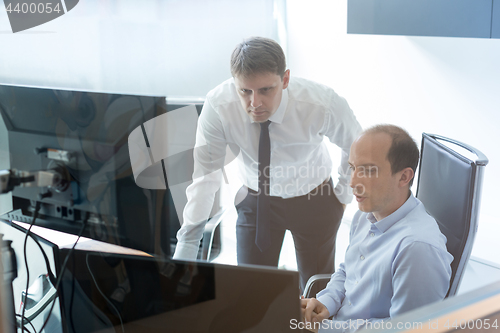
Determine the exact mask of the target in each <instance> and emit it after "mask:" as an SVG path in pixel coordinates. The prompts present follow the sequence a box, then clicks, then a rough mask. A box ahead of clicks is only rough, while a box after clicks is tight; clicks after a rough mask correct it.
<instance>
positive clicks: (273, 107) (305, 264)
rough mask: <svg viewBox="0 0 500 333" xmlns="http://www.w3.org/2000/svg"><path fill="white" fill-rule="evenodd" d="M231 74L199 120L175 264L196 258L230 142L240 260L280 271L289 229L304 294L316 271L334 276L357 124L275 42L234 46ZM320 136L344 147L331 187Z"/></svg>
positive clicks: (334, 97) (256, 41) (329, 165)
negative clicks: (293, 68)
mask: <svg viewBox="0 0 500 333" xmlns="http://www.w3.org/2000/svg"><path fill="white" fill-rule="evenodd" d="M231 73H232V76H233V77H232V78H231V79H229V80H227V81H225V82H223V83H222V84H220V85H219V86H217V87H216V88H215V89H213V90H212V91H210V92H209V93H208V95H207V98H206V101H205V104H204V106H203V110H202V112H201V115H200V118H199V122H198V130H197V138H196V147H199V148H200V149H195V156H194V157H195V171H194V176H193V184H192V185H191V186H190V187H189V188H188V189H187V197H188V203H187V205H186V207H185V210H184V223H183V225H182V227H181V229H180V230H179V232H178V233H177V239H178V243H177V248H176V250H175V253H174V259H195V258H196V255H197V253H198V247H199V241H200V238H201V235H202V232H203V229H204V223H203V221H206V220H207V217H208V215H209V213H210V210H211V208H212V204H213V198H214V194H215V192H216V191H217V190H218V188H219V186H220V182H221V177H222V172H221V171H220V170H221V168H222V167H223V164H224V157H225V154H226V146H228V145H229V146H230V147H231V148H232V149H233V148H234V147H237V148H238V150H239V156H238V158H237V161H238V165H239V170H240V177H241V180H242V182H243V184H244V186H243V187H242V188H241V189H240V191H239V192H238V194H237V195H236V200H235V204H236V209H237V211H238V221H237V227H236V234H237V235H236V237H237V258H238V263H239V264H256V265H268V266H275V267H276V266H277V265H278V260H279V254H280V251H281V246H282V243H283V237H284V234H285V230H287V229H288V230H290V231H291V233H292V235H293V239H294V243H295V251H296V255H297V264H298V268H299V272H300V279H301V286H302V288H303V287H304V285H305V283H306V282H307V279H308V278H309V277H310V276H311V275H314V274H317V273H331V272H333V271H334V267H335V266H334V258H335V238H336V234H337V230H338V227H339V224H340V221H341V219H342V215H343V212H344V209H345V205H346V204H347V203H349V202H350V201H351V199H352V193H351V191H350V189H349V186H348V172H349V170H348V164H347V160H348V157H349V149H350V146H351V143H352V142H353V141H354V139H355V138H356V137H357V135H358V134H359V133H360V131H361V127H360V125H359V123H358V122H357V120H356V118H355V116H354V114H353V112H352V110H351V109H350V108H349V105H348V104H347V102H346V100H345V99H344V98H342V97H340V96H339V95H337V94H336V93H335V92H334V91H333V90H332V89H331V88H328V87H326V86H324V85H321V84H318V83H314V82H311V81H308V80H305V79H300V78H291V77H290V70H288V69H286V62H285V55H284V53H283V50H282V49H281V47H280V45H279V44H278V43H276V42H275V41H274V40H271V39H268V38H262V37H252V38H249V39H246V40H244V41H243V42H241V43H240V44H239V45H237V46H236V48H235V50H234V51H233V54H232V56H231ZM324 137H327V138H329V139H330V141H331V142H333V143H334V144H336V145H337V146H339V147H340V148H341V149H342V162H341V165H340V167H339V179H338V182H337V185H336V186H335V187H334V186H333V183H332V180H331V178H330V175H331V172H332V162H331V159H330V155H329V153H328V149H327V146H326V144H325V143H324V141H323V139H324ZM202 147H204V148H203V149H201V148H202Z"/></svg>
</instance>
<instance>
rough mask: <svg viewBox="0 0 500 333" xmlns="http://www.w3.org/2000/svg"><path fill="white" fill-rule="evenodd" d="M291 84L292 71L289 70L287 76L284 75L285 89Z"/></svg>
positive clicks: (286, 72)
mask: <svg viewBox="0 0 500 333" xmlns="http://www.w3.org/2000/svg"><path fill="white" fill-rule="evenodd" d="M289 82H290V70H289V69H287V70H286V71H285V74H283V89H286V88H287V87H288V83H289Z"/></svg>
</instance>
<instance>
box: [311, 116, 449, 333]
mask: <svg viewBox="0 0 500 333" xmlns="http://www.w3.org/2000/svg"><path fill="white" fill-rule="evenodd" d="M418 158H419V152H418V147H417V145H416V144H415V142H414V141H413V139H412V138H411V137H410V136H409V135H408V133H407V132H406V131H405V130H403V129H401V128H399V127H397V126H393V125H378V126H375V127H372V128H370V129H368V130H366V131H364V132H363V133H362V134H361V136H360V137H359V138H358V139H357V140H356V141H355V142H354V143H353V144H352V146H351V154H350V157H349V165H350V167H351V171H352V173H351V183H350V186H351V187H352V188H353V190H354V195H355V196H356V201H357V202H358V207H359V211H358V212H357V213H356V214H355V215H354V218H353V220H352V224H351V231H350V235H349V237H350V243H349V247H348V249H347V251H346V255H345V262H344V263H343V264H341V265H340V268H339V269H338V270H337V271H336V272H335V273H334V274H333V275H332V277H331V280H330V282H329V283H328V285H327V286H326V288H325V289H324V290H322V291H321V292H319V293H318V294H317V299H316V298H309V299H302V301H301V303H302V304H301V306H302V313H303V316H304V319H305V320H306V323H307V322H310V323H316V325H306V327H311V328H312V327H316V328H319V329H320V330H319V332H324V331H337V330H338V331H339V332H341V331H342V332H345V331H352V330H356V329H359V328H362V327H367V328H370V327H373V323H374V322H376V321H378V322H382V321H384V322H386V321H388V320H389V319H390V318H392V317H394V316H396V315H399V314H402V313H404V312H406V311H409V310H413V309H415V308H418V307H420V306H423V305H426V304H429V303H432V302H436V301H439V300H442V299H443V298H444V297H445V296H446V293H447V291H448V287H449V282H450V276H451V267H450V264H451V262H452V260H453V256H452V255H451V254H449V253H448V252H447V250H446V237H445V236H444V235H443V234H442V233H441V232H440V230H439V227H438V225H437V223H436V221H435V220H434V219H433V218H432V217H431V216H430V215H428V214H427V212H426V211H425V208H424V206H423V204H422V203H421V202H420V201H419V200H418V199H416V198H415V197H414V196H413V195H412V193H411V191H410V187H411V185H412V182H413V177H414V175H415V170H416V168H417V164H418ZM331 316H333V321H323V320H324V319H326V318H329V317H331ZM322 321H323V322H322ZM378 325H380V323H379V324H378ZM375 327H380V326H375Z"/></svg>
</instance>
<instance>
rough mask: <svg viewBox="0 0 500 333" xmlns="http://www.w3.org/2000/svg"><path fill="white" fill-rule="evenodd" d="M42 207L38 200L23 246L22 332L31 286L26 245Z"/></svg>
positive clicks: (22, 330) (22, 331)
mask: <svg viewBox="0 0 500 333" xmlns="http://www.w3.org/2000/svg"><path fill="white" fill-rule="evenodd" d="M40 208H41V202H40V201H37V202H36V205H35V212H34V213H33V219H32V220H31V223H30V226H29V228H28V230H26V236H25V237H24V247H23V252H24V266H25V267H26V289H25V291H24V299H23V300H22V301H23V310H22V312H21V333H24V331H25V329H26V328H25V327H24V314H25V313H26V301H27V299H28V288H29V287H30V269H29V267H28V255H27V251H26V247H27V244H28V237H29V235H30V232H31V227H33V226H34V225H35V221H36V219H37V217H38V213H39V212H40Z"/></svg>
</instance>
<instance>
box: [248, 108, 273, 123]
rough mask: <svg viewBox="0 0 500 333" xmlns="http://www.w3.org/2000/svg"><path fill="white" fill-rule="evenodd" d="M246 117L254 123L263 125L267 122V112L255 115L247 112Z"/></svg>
mask: <svg viewBox="0 0 500 333" xmlns="http://www.w3.org/2000/svg"><path fill="white" fill-rule="evenodd" d="M248 115H249V116H250V119H252V120H253V121H254V122H256V123H263V122H266V121H268V120H269V117H270V115H269V112H262V113H258V114H255V113H253V112H251V111H250V112H249V113H248Z"/></svg>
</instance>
